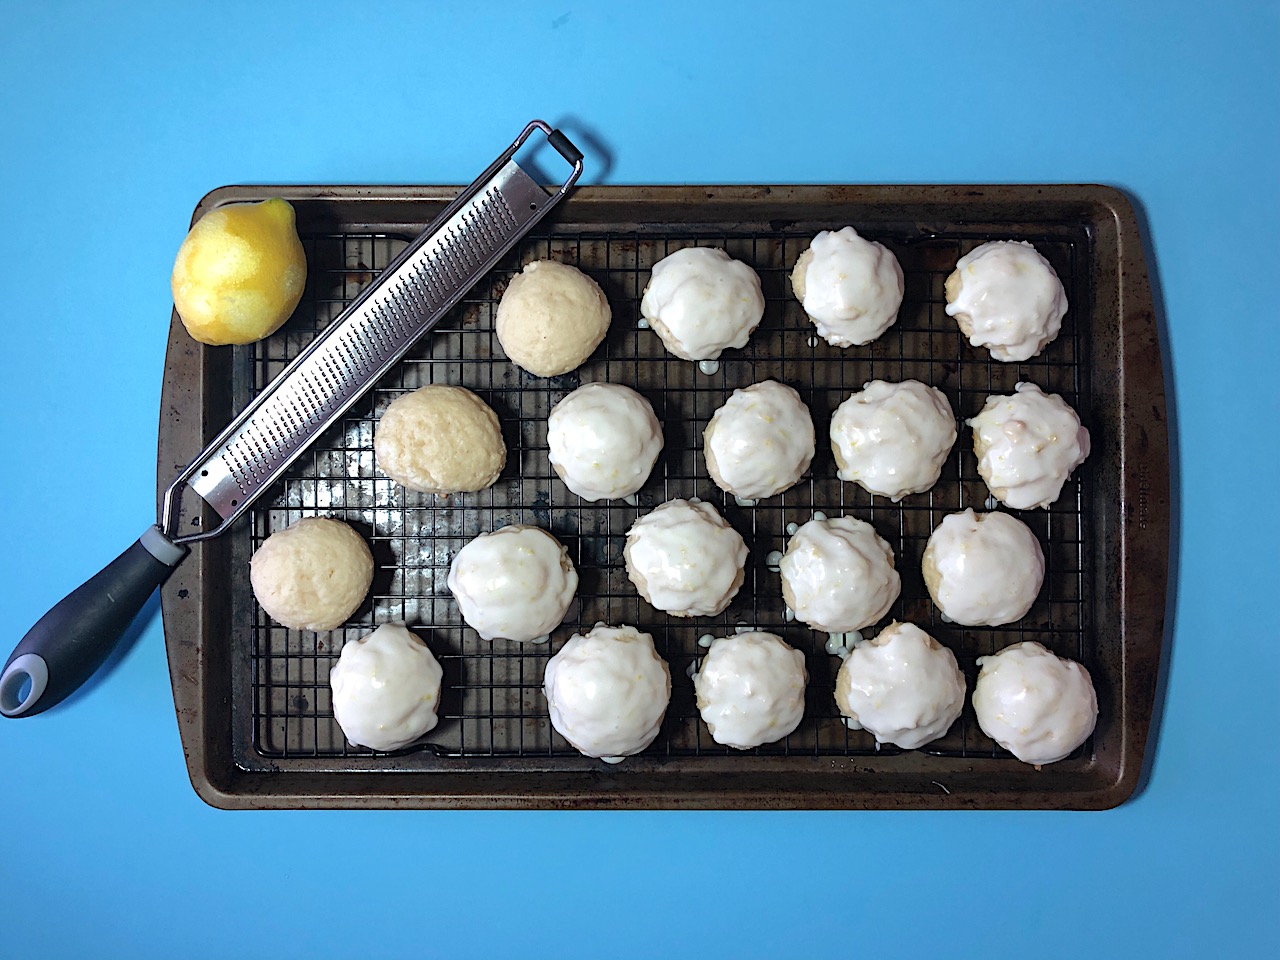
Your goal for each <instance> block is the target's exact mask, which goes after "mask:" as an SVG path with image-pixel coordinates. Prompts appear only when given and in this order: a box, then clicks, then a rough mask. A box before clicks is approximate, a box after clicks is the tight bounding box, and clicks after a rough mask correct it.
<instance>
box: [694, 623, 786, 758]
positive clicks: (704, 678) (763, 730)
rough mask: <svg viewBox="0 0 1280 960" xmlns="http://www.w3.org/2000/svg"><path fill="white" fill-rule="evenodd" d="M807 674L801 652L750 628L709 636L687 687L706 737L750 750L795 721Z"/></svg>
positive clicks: (778, 735) (776, 736) (778, 736)
mask: <svg viewBox="0 0 1280 960" xmlns="http://www.w3.org/2000/svg"><path fill="white" fill-rule="evenodd" d="M808 679H809V676H808V673H807V671H806V670H805V667H804V654H803V653H801V652H800V651H799V650H796V649H795V648H794V647H792V646H791V645H789V644H787V643H786V642H784V641H783V639H782V638H781V637H778V636H775V635H774V634H772V633H762V632H757V631H751V632H748V633H735V634H733V635H731V636H728V637H721V638H719V639H717V640H714V641H712V643H711V647H710V649H709V650H707V655H706V656H705V657H703V659H702V666H701V667H699V669H698V672H697V673H695V674H694V675H693V689H694V691H695V693H696V695H697V702H698V710H699V712H700V713H701V715H702V720H703V722H704V723H705V724H706V725H707V729H708V730H710V731H711V738H712V739H713V740H715V742H716V743H723V744H724V745H725V746H728V747H733V748H734V749H737V750H750V749H751V748H752V747H758V746H760V745H761V744H763V743H773V742H774V741H776V740H781V739H782V738H783V737H785V736H787V735H788V734H790V733H791V732H792V731H793V730H795V728H796V727H798V726H799V725H800V720H801V718H803V716H804V688H805V684H806V683H807V682H808Z"/></svg>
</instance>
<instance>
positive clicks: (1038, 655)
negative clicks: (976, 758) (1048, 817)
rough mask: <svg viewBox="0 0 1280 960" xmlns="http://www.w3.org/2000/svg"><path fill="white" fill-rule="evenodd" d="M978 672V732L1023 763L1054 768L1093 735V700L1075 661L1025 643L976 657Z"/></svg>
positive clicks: (1087, 681) (1089, 684) (1085, 673)
mask: <svg viewBox="0 0 1280 960" xmlns="http://www.w3.org/2000/svg"><path fill="white" fill-rule="evenodd" d="M978 666H979V667H980V668H981V670H980V671H979V673H978V683H977V685H976V686H975V687H974V688H973V710H974V713H976V714H977V715H978V726H980V727H981V728H982V732H983V733H985V734H986V735H987V736H988V737H990V738H991V739H992V740H994V741H995V742H996V743H998V744H1000V746H1002V747H1004V748H1005V749H1006V750H1008V751H1009V752H1010V753H1012V754H1013V755H1014V756H1015V757H1017V758H1018V759H1019V760H1021V761H1022V762H1023V763H1034V764H1037V765H1039V764H1044V763H1056V762H1057V761H1059V760H1061V759H1062V758H1063V757H1066V756H1067V755H1069V754H1070V753H1071V752H1072V751H1073V750H1075V749H1076V747H1078V746H1080V744H1082V743H1084V742H1085V741H1086V740H1087V739H1089V734H1091V733H1093V728H1094V726H1095V725H1096V724H1097V722H1098V696H1097V693H1096V692H1095V691H1094V689H1093V680H1092V679H1091V678H1090V677H1089V671H1088V670H1086V669H1085V668H1084V667H1083V666H1081V665H1080V664H1078V663H1076V662H1075V661H1074V660H1067V659H1065V658H1063V657H1059V656H1055V655H1054V654H1053V653H1052V652H1050V651H1049V650H1046V649H1045V648H1044V647H1042V646H1041V645H1040V644H1038V643H1035V642H1034V641H1029V640H1028V641H1024V642H1022V643H1015V644H1014V645H1013V646H1011V647H1005V648H1004V649H1003V650H1001V651H1000V652H999V653H997V654H996V655H995V656H991V657H979V658H978Z"/></svg>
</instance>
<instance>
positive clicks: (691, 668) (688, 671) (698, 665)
mask: <svg viewBox="0 0 1280 960" xmlns="http://www.w3.org/2000/svg"><path fill="white" fill-rule="evenodd" d="M701 669H702V661H701V660H694V661H693V662H691V663H690V664H689V665H688V666H687V667H685V668H684V675H685V676H686V677H688V678H689V679H690V680H692V679H693V678H694V677H695V676H697V673H698V671H699V670H701Z"/></svg>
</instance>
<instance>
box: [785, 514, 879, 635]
mask: <svg viewBox="0 0 1280 960" xmlns="http://www.w3.org/2000/svg"><path fill="white" fill-rule="evenodd" d="M779 570H780V572H781V574H782V596H783V598H784V599H785V600H786V602H787V606H788V607H790V608H791V609H792V610H793V611H794V612H795V615H796V619H797V620H799V621H800V622H801V623H806V624H808V625H809V626H810V627H812V628H813V629H814V630H822V631H825V632H827V633H848V632H849V631H852V630H861V629H862V628H863V627H867V626H870V625H871V624H873V623H875V622H876V621H877V620H879V619H880V618H881V617H883V616H884V615H885V614H886V613H888V612H889V608H890V607H892V606H893V602H894V601H895V600H897V599H898V593H899V591H900V590H901V588H902V581H901V579H900V578H899V576H898V571H897V570H895V569H894V567H893V549H892V548H891V547H890V546H889V544H888V543H886V542H885V541H884V539H883V538H882V537H881V536H880V535H879V534H878V533H876V531H875V528H874V527H872V526H871V524H869V523H866V522H865V521H862V520H859V519H857V518H856V517H836V518H834V519H831V520H810V521H809V522H808V523H806V524H804V525H803V526H802V527H800V529H799V530H797V531H796V533H795V536H793V537H792V538H791V542H790V543H788V544H787V550H786V553H784V554H783V555H782V560H781V561H780V562H779Z"/></svg>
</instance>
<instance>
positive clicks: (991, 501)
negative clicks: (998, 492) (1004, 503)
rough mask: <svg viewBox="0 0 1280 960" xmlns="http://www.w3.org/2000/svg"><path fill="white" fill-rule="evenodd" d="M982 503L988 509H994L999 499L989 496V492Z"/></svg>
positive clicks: (998, 503)
mask: <svg viewBox="0 0 1280 960" xmlns="http://www.w3.org/2000/svg"><path fill="white" fill-rule="evenodd" d="M982 505H983V506H984V507H986V508H987V509H988V510H994V509H995V508H996V507H998V506H999V505H1000V501H999V500H997V499H996V498H995V497H993V496H991V495H990V494H988V495H987V499H986V500H985V501H984V502H983V504H982Z"/></svg>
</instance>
